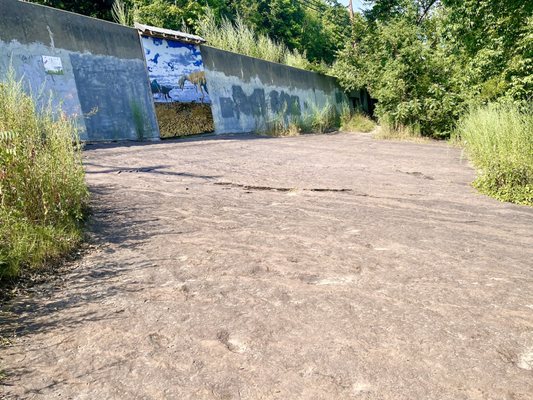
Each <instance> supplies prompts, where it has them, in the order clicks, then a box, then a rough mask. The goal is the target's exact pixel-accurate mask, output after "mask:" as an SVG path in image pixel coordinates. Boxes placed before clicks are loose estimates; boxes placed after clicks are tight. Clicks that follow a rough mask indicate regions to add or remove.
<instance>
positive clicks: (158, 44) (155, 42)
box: [152, 37, 163, 46]
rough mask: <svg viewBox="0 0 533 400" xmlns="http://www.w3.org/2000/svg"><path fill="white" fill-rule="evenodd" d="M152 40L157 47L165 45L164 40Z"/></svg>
mask: <svg viewBox="0 0 533 400" xmlns="http://www.w3.org/2000/svg"><path fill="white" fill-rule="evenodd" d="M152 40H153V41H154V44H155V45H156V46H161V45H162V44H163V39H160V38H155V37H154V38H152Z"/></svg>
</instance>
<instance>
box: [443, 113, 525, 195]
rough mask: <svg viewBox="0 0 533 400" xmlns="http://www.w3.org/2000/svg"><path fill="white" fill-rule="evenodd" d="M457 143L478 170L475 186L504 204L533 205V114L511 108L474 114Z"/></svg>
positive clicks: (466, 118)
mask: <svg viewBox="0 0 533 400" xmlns="http://www.w3.org/2000/svg"><path fill="white" fill-rule="evenodd" d="M453 139H454V140H455V141H458V142H459V143H461V144H462V145H463V146H464V147H465V149H466V151H467V153H468V155H469V156H470V158H471V159H472V162H473V164H474V165H475V167H476V168H477V169H478V176H477V178H476V180H475V181H474V186H475V187H476V188H477V189H478V190H479V191H481V192H482V193H485V194H487V195H489V196H492V197H495V198H497V199H499V200H502V201H510V202H513V203H518V204H527V205H533V113H532V110H531V109H529V110H526V111H521V110H520V109H519V108H518V107H517V106H514V105H510V104H500V105H496V104H491V105H487V106H484V107H480V108H476V109H473V110H471V111H470V112H469V113H468V114H467V115H466V116H464V117H463V118H462V119H461V120H460V121H459V124H458V126H457V130H456V132H455V134H454V137H453Z"/></svg>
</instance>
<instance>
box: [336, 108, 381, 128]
mask: <svg viewBox="0 0 533 400" xmlns="http://www.w3.org/2000/svg"><path fill="white" fill-rule="evenodd" d="M340 119H341V129H342V130H343V131H347V132H371V131H373V130H374V128H375V127H376V124H375V123H374V121H372V120H371V119H370V118H368V117H367V116H366V115H364V114H363V113H362V112H360V111H356V112H352V111H351V110H350V107H349V106H348V104H346V103H345V104H343V106H342V110H341V115H340Z"/></svg>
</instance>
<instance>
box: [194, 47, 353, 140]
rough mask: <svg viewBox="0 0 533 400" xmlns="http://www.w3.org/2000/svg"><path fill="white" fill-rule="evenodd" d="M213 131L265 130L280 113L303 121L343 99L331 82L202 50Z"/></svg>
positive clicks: (337, 104)
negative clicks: (318, 110) (314, 110)
mask: <svg viewBox="0 0 533 400" xmlns="http://www.w3.org/2000/svg"><path fill="white" fill-rule="evenodd" d="M201 51H202V58H203V61H204V69H205V73H206V79H207V87H208V89H209V96H210V97H211V104H212V110H213V119H214V122H215V132H216V133H217V134H220V133H240V132H254V131H260V130H262V129H265V127H266V126H267V124H268V122H269V121H272V120H274V119H276V118H277V117H278V116H279V115H280V113H283V114H284V115H285V118H289V117H295V118H298V117H299V118H305V117H306V116H308V115H310V114H311V113H312V112H313V109H317V108H318V109H320V108H323V107H325V106H326V105H328V104H330V105H332V106H335V107H336V108H337V109H338V110H339V111H340V109H341V107H342V104H343V103H348V98H347V97H346V95H345V94H344V92H343V91H342V90H341V88H340V87H339V85H338V84H337V82H336V80H335V79H334V78H332V77H329V76H325V75H321V74H317V73H314V72H310V71H304V70H301V69H297V68H292V67H288V66H286V65H281V64H276V63H272V62H268V61H263V60H259V59H257V58H252V57H247V56H242V55H239V54H235V53H230V52H227V51H223V50H218V49H215V48H212V47H209V46H204V45H202V46H201Z"/></svg>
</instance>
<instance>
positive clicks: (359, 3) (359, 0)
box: [339, 0, 363, 11]
mask: <svg viewBox="0 0 533 400" xmlns="http://www.w3.org/2000/svg"><path fill="white" fill-rule="evenodd" d="M339 3H342V4H344V5H348V0H339ZM362 8H363V0H353V9H354V10H355V11H357V10H361V9H362Z"/></svg>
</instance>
